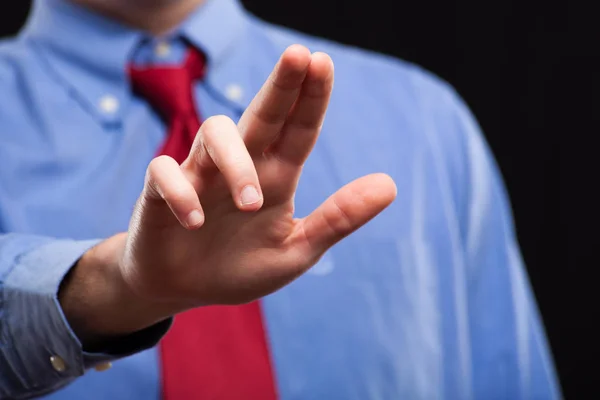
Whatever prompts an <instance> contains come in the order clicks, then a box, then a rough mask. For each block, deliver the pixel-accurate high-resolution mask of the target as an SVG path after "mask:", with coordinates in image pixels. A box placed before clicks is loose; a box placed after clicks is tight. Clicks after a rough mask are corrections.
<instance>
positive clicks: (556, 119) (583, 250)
mask: <svg viewBox="0 0 600 400" xmlns="http://www.w3.org/2000/svg"><path fill="white" fill-rule="evenodd" d="M244 4H245V5H246V6H247V7H248V8H249V9H250V10H251V11H252V12H254V13H255V14H257V15H258V16H260V17H262V18H263V19H266V20H268V21H272V22H275V23H278V24H282V25H286V26H289V27H292V28H295V29H298V30H301V31H305V32H308V33H311V34H316V35H320V36H325V37H328V38H331V39H334V40H337V41H340V42H344V43H349V44H353V45H357V46H361V47H365V48H369V49H373V50H377V51H380V52H385V53H388V54H392V55H396V56H398V57H401V58H404V59H406V60H409V61H412V62H415V63H417V64H420V65H422V66H424V67H426V68H427V69H429V70H431V71H433V72H434V73H436V74H438V75H439V76H441V77H442V78H444V79H446V80H447V81H449V82H450V83H451V84H453V85H454V86H455V87H456V88H457V89H458V91H459V92H460V93H461V94H462V96H463V97H464V98H465V99H466V101H467V103H468V104H469V105H470V106H471V108H472V109H473V111H474V113H475V114H476V116H477V117H478V120H479V122H480V124H481V125H482V127H483V129H484V131H485V133H486V137H487V139H488V141H489V142H490V144H491V146H492V149H493V150H494V153H495V155H496V157H497V159H498V161H499V164H500V167H501V169H502V172H503V174H504V177H505V180H506V182H507V185H508V189H509V192H510V195H511V200H512V203H513V206H514V214H515V218H516V222H517V231H518V237H519V241H520V243H521V246H522V250H523V254H524V257H525V261H526V263H527V266H528V271H529V275H530V277H531V280H532V283H533V286H534V290H535V293H536V296H537V298H538V302H539V304H540V308H541V310H542V314H543V317H544V322H545V324H546V329H547V332H548V336H549V337H550V342H551V345H552V349H553V352H554V357H555V361H556V363H557V367H558V371H559V375H560V379H561V384H562V386H563V391H564V395H565V397H566V398H568V399H572V398H578V399H579V398H585V399H587V398H600V388H599V387H598V385H595V383H596V382H595V381H594V378H596V375H597V372H598V371H599V370H600V367H598V366H597V363H598V361H599V360H598V356H600V352H599V347H600V346H598V345H597V343H596V342H597V341H598V338H600V335H599V334H600V328H598V327H597V325H598V322H599V321H597V320H598V317H600V313H599V312H598V310H599V307H600V296H598V295H597V291H598V289H597V288H596V280H595V279H594V277H595V274H594V272H595V270H596V269H597V268H598V266H599V265H598V259H599V258H598V256H597V251H596V249H597V248H598V247H599V246H598V245H597V244H596V241H597V239H598V237H599V236H600V235H599V233H598V222H599V219H598V213H597V212H596V209H597V205H598V200H600V195H598V194H597V188H596V186H597V184H598V178H597V174H596V171H598V166H597V165H598V161H597V160H598V158H599V157H600V155H599V154H597V151H596V146H595V143H596V140H594V139H595V136H596V135H598V133H599V131H598V121H599V119H600V118H599V117H598V115H599V112H600V110H599V109H598V108H599V106H600V99H599V96H600V91H599V90H598V89H600V87H599V81H600V78H598V75H597V74H598V71H600V70H599V67H600V62H599V57H598V56H597V52H598V46H599V43H598V42H599V40H598V39H599V38H600V37H599V36H600V35H599V33H600V27H599V26H598V24H597V23H596V18H597V17H596V15H595V14H594V13H593V12H592V6H591V4H593V2H589V4H590V6H587V5H586V2H581V3H578V2H574V1H571V2H569V3H568V4H566V2H565V3H562V4H558V3H557V4H553V3H551V2H547V1H538V0H521V1H517V0H505V1H502V2H499V1H493V0H486V1H481V0H452V1H449V0H420V1H416V2H415V1H413V2H408V1H404V0H387V1H386V0H369V1H359V0H302V1H300V0H296V1H285V2H284V1H281V0H245V1H244ZM28 7H29V2H28V1H25V0H19V1H10V2H8V1H7V2H0V36H2V35H8V34H11V33H14V32H16V31H17V30H18V28H19V27H20V26H21V24H22V22H23V20H24V18H25V16H26V14H27V9H28ZM0 95H2V94H0ZM0 123H1V121H0Z"/></svg>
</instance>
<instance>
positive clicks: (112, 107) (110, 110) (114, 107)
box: [98, 94, 119, 114]
mask: <svg viewBox="0 0 600 400" xmlns="http://www.w3.org/2000/svg"><path fill="white" fill-rule="evenodd" d="M98 106H99V107H100V111H102V112H103V113H104V114H114V113H116V112H117V111H118V110H119V100H118V99H117V98H116V97H115V96H112V95H110V94H107V95H105V96H102V97H101V98H100V101H99V102H98Z"/></svg>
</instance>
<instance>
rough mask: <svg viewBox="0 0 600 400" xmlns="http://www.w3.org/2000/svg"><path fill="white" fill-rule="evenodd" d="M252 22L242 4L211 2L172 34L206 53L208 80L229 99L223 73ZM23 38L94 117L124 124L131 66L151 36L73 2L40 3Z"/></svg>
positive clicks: (226, 0) (223, 0)
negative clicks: (235, 46)
mask: <svg viewBox="0 0 600 400" xmlns="http://www.w3.org/2000/svg"><path fill="white" fill-rule="evenodd" d="M246 22H247V15H246V13H245V11H244V10H243V8H242V6H241V5H240V4H239V2H238V0H207V1H206V2H205V4H203V5H202V6H201V7H199V8H198V9H197V10H196V11H195V12H194V13H192V14H191V15H190V17H189V18H188V19H187V20H186V21H184V22H183V23H182V24H181V25H180V26H179V27H178V28H176V29H175V30H174V32H172V33H171V34H172V35H175V34H179V35H181V36H183V37H185V38H186V39H187V40H189V41H190V42H191V43H192V44H193V45H194V46H196V47H198V48H199V49H200V50H202V51H203V52H204V53H205V55H206V57H207V61H208V74H207V77H206V79H207V81H208V83H209V85H211V86H212V88H213V89H214V90H215V91H216V92H217V94H218V95H220V96H221V97H222V98H223V99H225V100H226V98H227V96H226V95H225V92H226V90H227V88H226V83H225V81H223V79H222V75H223V74H222V73H220V70H222V69H223V70H227V69H230V66H228V64H230V63H231V62H232V60H231V58H232V53H233V51H232V49H233V47H234V45H235V43H236V41H237V39H238V38H240V37H241V36H242V33H243V31H244V28H245V26H246ZM21 35H22V36H23V37H25V38H27V39H30V40H31V41H32V43H33V44H34V45H38V47H39V49H38V50H39V53H40V56H41V57H42V58H43V60H44V62H46V63H47V64H48V65H47V67H48V69H49V73H51V74H53V75H54V76H55V77H56V79H57V80H59V81H60V82H61V83H62V84H64V85H65V86H67V87H68V88H69V89H70V90H71V91H72V92H73V94H74V95H75V96H77V97H78V98H80V99H81V100H82V101H83V102H84V103H85V106H86V107H87V108H88V109H89V110H90V111H91V112H92V113H94V114H95V115H96V116H98V117H99V118H100V119H101V120H102V121H103V122H116V121H119V120H120V119H121V117H122V115H123V113H124V112H125V111H126V109H127V105H128V103H129V101H130V97H131V94H130V93H131V92H130V86H129V80H128V78H127V75H126V67H127V63H128V62H129V61H130V60H131V57H132V54H133V52H134V51H135V49H136V47H137V45H138V44H139V43H140V42H141V41H142V40H143V39H144V38H147V37H148V36H147V35H146V34H145V33H144V32H141V31H139V30H135V29H132V28H131V27H128V26H124V25H122V24H119V23H118V22H116V21H114V20H111V19H109V18H106V17H103V16H101V15H98V14H96V13H94V12H91V11H89V10H87V9H85V8H83V7H81V6H78V5H75V4H73V3H71V2H69V1H67V0H37V1H35V3H34V7H33V10H32V13H31V14H30V17H29V19H28V21H27V24H26V25H25V27H24V29H23V31H22V32H21ZM107 99H108V100H107ZM115 103H116V104H117V105H118V107H114V105H115ZM239 103H240V104H238V105H239V106H243V105H244V104H241V103H246V101H245V99H240V102H239ZM107 104H108V105H109V107H106V106H107Z"/></svg>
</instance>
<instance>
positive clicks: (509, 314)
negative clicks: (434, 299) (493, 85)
mask: <svg viewBox="0 0 600 400" xmlns="http://www.w3.org/2000/svg"><path fill="white" fill-rule="evenodd" d="M457 119H458V126H459V129H460V130H461V134H462V135H461V136H462V138H463V139H464V143H465V146H464V148H465V154H466V157H464V158H463V160H466V162H467V164H468V165H467V166H466V168H465V169H464V170H463V171H467V174H466V175H468V179H467V180H466V181H467V182H466V183H467V184H466V185H465V190H464V192H466V196H465V198H466V199H467V201H466V202H465V203H466V207H465V212H464V214H463V215H464V216H465V218H464V225H465V228H464V233H465V238H464V246H465V261H466V263H465V264H466V268H467V271H466V274H465V275H466V277H467V282H466V287H467V296H468V318H469V329H470V353H471V371H472V379H473V381H472V386H473V393H474V396H473V397H474V398H475V399H484V398H489V395H490V393H493V397H494V398H502V399H558V398H561V393H560V388H559V383H558V380H557V376H556V374H555V370H554V367H553V361H552V356H551V352H550V349H549V346H548V342H547V339H546V336H545V333H544V327H543V323H542V320H541V317H540V314H539V311H538V308H537V306H536V301H535V298H534V295H533V292H532V289H531V287H530V283H529V279H528V277H527V273H526V269H525V266H524V263H523V261H522V258H521V253H520V250H519V245H518V243H517V239H516V236H515V231H514V226H513V221H512V215H511V210H510V204H509V200H508V196H507V194H506V191H505V188H504V185H503V182H502V178H501V176H500V173H499V170H498V168H497V166H496V165H495V162H494V159H493V157H492V154H491V152H490V151H489V149H488V146H487V145H486V143H485V140H484V138H483V135H482V134H481V132H480V130H479V128H478V126H477V124H476V122H475V119H474V118H473V117H472V116H471V114H470V112H469V111H468V109H467V107H466V106H464V104H463V103H462V102H459V111H458V117H457Z"/></svg>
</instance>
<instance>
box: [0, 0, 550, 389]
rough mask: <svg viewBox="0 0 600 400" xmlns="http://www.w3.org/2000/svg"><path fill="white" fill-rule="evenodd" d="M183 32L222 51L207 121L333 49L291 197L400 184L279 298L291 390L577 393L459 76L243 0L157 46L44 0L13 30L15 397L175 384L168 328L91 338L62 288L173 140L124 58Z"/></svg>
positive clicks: (173, 57) (5, 362) (222, 5)
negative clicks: (378, 175) (293, 23)
mask: <svg viewBox="0 0 600 400" xmlns="http://www.w3.org/2000/svg"><path fill="white" fill-rule="evenodd" d="M184 40H185V41H188V42H190V43H192V44H193V45H194V46H197V47H198V48H200V49H201V50H203V51H204V52H205V54H206V55H207V58H208V63H209V64H208V75H207V77H206V80H205V81H204V82H202V83H198V84H197V86H196V88H195V90H196V95H197V98H198V104H199V108H200V113H201V115H202V116H203V117H207V116H210V115H215V114H225V115H228V116H230V117H231V118H233V119H234V120H237V119H238V118H239V117H240V115H241V113H242V112H243V110H244V109H245V107H246V106H247V105H248V104H249V102H250V100H251V98H252V97H253V95H254V94H255V93H256V92H257V91H258V89H259V88H260V86H261V85H262V83H263V82H264V80H265V78H266V77H267V76H268V74H269V72H270V71H271V69H272V67H273V65H274V64H275V63H276V61H277V59H278V57H279V55H280V54H281V53H282V51H283V50H284V49H285V48H286V47H287V46H288V45H290V44H293V43H301V44H305V45H306V46H308V47H309V48H310V49H311V50H312V51H325V52H327V53H329V54H330V55H331V57H332V58H333V60H334V62H335V65H336V85H335V88H334V93H333V97H332V100H331V105H330V107H329V111H328V115H327V118H326V121H325V124H324V126H323V131H322V134H321V137H320V139H319V142H318V143H317V146H316V148H315V150H314V152H313V153H312V155H311V156H310V158H309V160H308V163H307V165H306V167H305V169H304V174H303V176H302V179H301V181H300V185H299V188H298V192H297V195H296V209H297V214H298V215H299V216H304V215H306V214H307V213H309V212H310V211H311V210H313V209H314V208H315V207H316V206H317V205H318V204H319V203H320V202H321V201H323V200H324V199H325V198H326V197H327V196H329V195H330V194H331V193H333V192H334V191H335V190H336V189H337V188H339V187H340V186H342V185H343V184H345V183H347V182H349V181H350V180H352V179H355V178H357V177H359V176H362V175H364V174H367V173H371V172H376V171H382V172H386V173H388V174H390V175H391V176H392V177H393V178H394V180H395V181H396V183H397V186H398V199H397V200H396V201H395V202H394V204H392V206H390V207H389V209H387V210H386V211H385V212H384V213H383V214H382V215H380V216H379V217H377V218H376V219H374V220H373V221H372V222H370V223H369V224H368V225H367V226H365V227H364V228H362V229H360V230H359V231H358V232H356V233H355V234H354V235H352V236H351V237H349V238H348V239H346V240H345V241H343V242H342V243H340V244H338V245H337V246H335V247H334V248H333V249H332V250H330V251H329V252H328V253H327V254H326V255H325V257H323V259H322V260H321V261H320V262H319V263H318V264H317V265H316V266H315V267H314V268H313V269H312V270H311V271H309V272H308V273H307V274H305V275H304V276H302V277H301V278H299V279H298V280H297V281H295V282H294V283H292V284H291V285H289V286H288V287H286V288H284V289H282V290H280V291H278V292H277V293H275V294H273V295H271V296H268V297H266V298H265V299H264V301H263V312H264V317H265V324H266V328H267V332H268V340H269V347H270V352H271V356H272V362H273V366H274V370H275V376H276V384H277V390H278V393H279V395H280V398H281V399H282V400H292V399H344V400H352V399H357V400H367V399H555V398H558V397H560V391H559V388H558V384H557V380H556V377H555V374H554V370H553V366H552V360H551V356H550V354H549V351H548V346H547V343H546V339H545V335H544V332H543V328H542V324H541V322H540V318H539V315H538V312H537V309H536V305H535V301H534V299H533V296H532V292H531V289H530V287H529V283H528V280H527V277H526V273H525V270H524V267H523V263H522V260H521V256H520V254H519V249H518V245H517V243H516V240H515V235H514V231H513V225H512V221H511V215H510V210H509V204H508V201H507V197H506V194H505V192H504V188H503V185H502V182H501V177H500V176H499V173H498V170H497V167H496V165H495V164H494V161H493V160H492V157H491V155H490V152H489V150H488V149H487V147H486V144H485V143H484V139H483V138H482V135H481V133H480V131H479V128H478V126H477V124H476V122H475V120H474V118H473V117H472V116H471V114H470V113H469V111H468V109H467V107H466V106H465V104H464V103H463V102H462V101H461V100H460V98H459V96H457V94H456V93H455V92H454V91H453V90H452V88H451V87H449V86H448V85H447V84H446V83H444V82H442V81H441V80H439V79H437V78H436V77H434V76H432V75H431V74H429V73H427V72H425V71H423V70H422V69H420V68H419V67H417V66H415V65H411V64H408V63H406V62H402V61H399V60H397V59H394V58H391V57H386V56H382V55H377V54H373V53H370V52H366V51H362V50H358V49H355V48H351V47H346V46H342V45H339V44H335V43H332V42H328V41H325V40H321V39H316V38H313V37H309V36H306V35H303V34H300V33H297V32H293V31H290V30H287V29H284V28H280V27H275V26H271V25H269V24H267V23H265V22H262V21H260V20H258V19H256V18H254V17H253V16H251V15H249V14H248V13H247V12H246V11H244V10H243V9H242V7H241V6H240V4H239V3H238V2H236V1H235V0H207V1H206V3H205V5H203V6H202V7H201V8H199V9H198V10H197V11H196V12H195V13H194V14H193V15H192V16H191V17H190V18H189V19H188V20H187V21H185V22H184V23H183V24H182V25H181V26H180V27H179V28H178V29H176V30H175V31H173V32H172V33H171V34H169V35H165V37H162V38H159V39H156V38H150V37H148V36H146V35H145V34H144V33H142V32H139V31H135V30H133V29H131V28H127V27H124V26H122V25H119V24H117V23H115V22H113V21H110V20H107V19H105V18H103V17H100V16H98V15H95V14H92V13H91V12H89V11H86V10H84V9H82V8H80V7H78V6H75V5H73V4H70V3H68V2H66V1H64V0H44V1H37V2H36V3H35V7H34V10H33V12H32V15H31V17H30V19H29V21H28V23H27V25H26V27H25V28H24V29H23V31H22V32H21V33H20V34H19V35H18V36H17V37H16V38H14V39H11V40H9V41H6V42H3V43H1V44H0V398H3V399H4V398H20V397H26V396H31V395H40V394H44V393H50V392H52V391H55V392H54V393H53V394H50V395H49V397H48V398H51V399H115V400H116V399H124V400H125V399H126V400H136V399H140V400H141V399H144V400H147V399H158V398H159V397H160V382H159V360H158V355H157V352H156V349H155V348H154V347H153V346H154V344H156V342H157V341H158V340H159V338H160V337H161V335H162V334H164V332H165V330H166V328H167V326H157V327H153V328H151V329H149V330H147V331H145V332H143V334H141V335H140V337H139V340H137V341H136V343H137V346H136V347H135V348H131V349H129V351H127V352H126V353H123V354H112V353H111V354H92V353H84V352H82V349H81V345H80V343H79V341H78V340H77V338H76V337H75V335H74V334H73V333H72V331H71V329H70V328H69V325H68V323H67V321H66V320H65V318H64V316H63V314H62V311H61V309H60V306H59V304H58V302H57V299H56V294H57V290H58V285H59V284H60V282H61V279H62V277H63V276H64V275H65V274H66V272H68V270H69V269H70V268H71V267H72V265H73V264H74V263H75V262H76V260H77V259H78V258H79V257H80V256H81V255H82V254H83V253H84V252H85V251H86V250H87V249H89V248H90V247H91V246H93V245H94V244H95V243H97V241H98V240H100V239H102V238H106V237H108V236H110V235H113V234H115V233H117V232H120V231H124V230H126V229H127V225H128V220H129V217H130V214H131V211H132V208H133V205H134V203H135V200H136V198H137V197H138V195H139V193H140V191H141V189H142V185H143V180H144V179H143V178H144V173H145V169H146V166H147V165H148V163H149V161H150V160H151V159H152V158H153V156H154V155H155V153H156V151H157V149H158V147H159V145H160V143H161V142H162V141H163V140H164V135H165V126H164V123H163V122H162V121H161V119H160V118H159V117H158V116H157V114H156V113H155V112H153V110H152V109H151V108H150V107H149V106H148V104H147V103H146V102H144V101H143V100H142V99H140V98H137V97H135V96H133V95H132V93H131V91H130V87H129V83H128V80H127V77H126V73H125V66H126V65H127V64H128V63H129V62H136V63H143V64H157V63H166V64H169V63H176V62H178V61H179V59H180V58H181V56H182V54H183V46H184V45H183V41H184ZM199 329H202V328H201V327H199ZM131 353H135V355H132V356H129V357H125V358H123V359H120V360H119V361H116V362H115V363H114V366H113V368H111V369H109V370H107V371H105V372H97V371H95V370H93V369H91V367H93V366H95V365H97V364H98V363H101V362H104V361H106V360H113V359H117V358H121V357H124V356H126V355H129V354H131ZM201 362H202V360H198V363H201ZM86 369H89V370H88V371H87V372H85V375H83V376H82V377H80V378H78V379H77V380H74V379H75V378H76V377H79V376H80V375H82V374H84V371H85V370H86ZM70 382H72V383H71V384H70V385H67V386H66V387H63V386H65V385H66V384H67V383H70ZM232 384H235V382H232ZM61 387H63V388H61Z"/></svg>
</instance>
